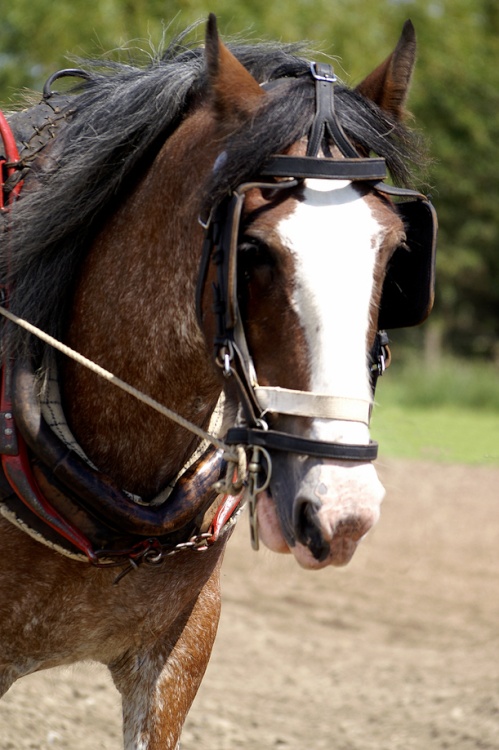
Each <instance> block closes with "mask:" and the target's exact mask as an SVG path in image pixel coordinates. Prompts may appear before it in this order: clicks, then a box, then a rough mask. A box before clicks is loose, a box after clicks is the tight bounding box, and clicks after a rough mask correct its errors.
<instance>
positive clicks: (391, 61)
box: [356, 21, 416, 120]
mask: <svg viewBox="0 0 499 750" xmlns="http://www.w3.org/2000/svg"><path fill="white" fill-rule="evenodd" d="M415 60H416V32H415V30H414V26H413V25H412V22H411V21H406V22H405V24H404V28H403V29H402V35H401V37H400V39H399V41H398V44H397V46H396V47H395V49H394V51H393V52H392V54H391V55H389V57H387V58H386V60H385V61H384V62H382V63H381V65H379V66H378V67H377V68H376V70H373V72H372V73H371V74H370V75H368V76H367V78H365V79H364V80H363V81H362V83H359V85H358V86H357V88H356V91H358V92H359V93H360V94H362V95H363V96H365V97H366V98H367V99H371V101H373V102H375V104H377V105H378V106H379V107H381V109H384V110H385V111H386V112H389V113H390V114H392V115H394V116H395V118H396V119H398V120H400V119H402V117H403V116H404V113H405V112H404V105H405V102H406V99H407V94H408V93H409V86H410V83H411V77H412V71H413V69H414V63H415Z"/></svg>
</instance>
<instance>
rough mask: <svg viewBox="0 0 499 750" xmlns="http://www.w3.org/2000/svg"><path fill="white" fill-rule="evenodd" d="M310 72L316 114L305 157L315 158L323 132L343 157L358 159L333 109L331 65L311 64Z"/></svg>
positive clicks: (333, 79) (333, 82)
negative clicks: (327, 134) (313, 82)
mask: <svg viewBox="0 0 499 750" xmlns="http://www.w3.org/2000/svg"><path fill="white" fill-rule="evenodd" d="M310 70H311V72H312V75H313V77H314V79H315V99H316V114H315V119H314V122H313V124H312V128H311V130H310V135H309V138H308V148H307V156H317V155H318V153H319V149H320V147H321V142H322V139H323V137H324V134H325V131H326V130H328V131H329V135H330V136H331V138H332V139H333V141H334V143H335V144H336V145H337V146H338V148H339V149H340V151H341V153H342V154H343V156H347V157H350V158H355V157H358V156H359V154H358V153H357V151H356V149H355V148H354V147H353V146H352V144H351V143H350V141H349V140H348V138H347V136H346V135H345V132H344V131H343V128H342V127H341V125H340V123H339V120H338V118H337V117H336V112H335V108H334V84H335V83H336V76H335V74H334V71H333V69H332V67H331V65H327V64H325V63H312V64H311V66H310Z"/></svg>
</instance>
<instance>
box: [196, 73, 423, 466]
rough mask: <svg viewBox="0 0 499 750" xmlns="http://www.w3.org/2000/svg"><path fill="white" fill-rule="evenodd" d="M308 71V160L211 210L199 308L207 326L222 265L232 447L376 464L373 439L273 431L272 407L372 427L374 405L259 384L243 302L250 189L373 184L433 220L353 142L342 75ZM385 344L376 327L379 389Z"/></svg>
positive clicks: (218, 354)
mask: <svg viewBox="0 0 499 750" xmlns="http://www.w3.org/2000/svg"><path fill="white" fill-rule="evenodd" d="M310 72H311V75H312V76H313V78H314V80H315V87H316V113H315V118H314V121H313V124H312V127H311V130H310V133H309V139H308V148H307V154H306V156H303V157H296V156H286V155H277V156H273V157H271V158H270V159H269V160H267V162H266V163H265V164H264V166H263V168H262V169H261V170H260V174H259V178H258V180H257V181H254V182H247V183H244V184H241V185H239V186H238V187H237V188H236V189H235V190H234V191H233V193H232V194H231V195H229V196H227V197H226V198H225V199H224V200H223V201H222V202H221V203H220V205H219V206H217V207H216V209H215V210H213V211H212V214H211V217H210V219H209V221H208V222H206V223H205V230H206V233H205V242H204V248H203V258H202V264H201V271H200V275H199V281H198V287H197V313H198V319H199V321H200V324H201V326H202V325H203V317H204V313H203V309H202V303H203V295H204V292H205V286H206V278H207V274H208V266H209V264H210V262H211V263H213V264H214V265H215V267H216V283H215V284H214V285H213V314H214V316H215V321H216V334H215V339H214V348H215V360H216V362H217V364H219V366H220V367H221V368H222V371H223V373H224V375H225V377H226V378H227V379H228V380H231V381H232V382H233V383H235V385H236V389H237V394H238V397H239V401H240V404H241V407H242V421H241V424H239V425H238V426H236V427H234V428H232V429H230V430H229V431H228V433H227V435H226V438H225V440H226V442H227V443H228V444H231V445H235V444H237V445H241V444H243V445H247V446H253V447H258V448H262V449H265V450H266V451H285V452H291V453H298V454H305V455H308V456H313V457H317V458H329V459H334V460H341V461H360V462H366V461H373V460H374V459H375V458H376V457H377V453H378V444H377V443H376V442H374V441H370V443H369V444H368V445H361V444H345V443H339V442H324V441H320V440H315V439H308V438H303V437H299V436H297V435H294V434H291V433H288V432H279V431H276V430H272V429H269V426H268V421H267V417H266V414H267V413H268V412H271V413H274V414H286V415H295V416H302V417H309V418H321V419H331V420H345V421H353V422H361V423H364V424H366V425H368V424H369V420H370V413H371V402H370V401H367V400H361V399H349V398H344V397H341V396H340V397H339V396H335V395H327V394H322V393H314V392H308V391H298V390H289V389H285V388H269V387H261V386H260V385H259V384H258V379H257V374H256V371H255V367H254V365H253V360H252V357H251V353H250V351H249V347H248V343H247V337H246V332H245V329H244V322H243V319H242V315H241V311H240V308H239V303H238V288H237V261H238V242H239V231H240V221H241V216H242V211H243V207H244V202H245V198H246V195H247V193H248V192H249V191H250V190H253V189H255V188H257V189H261V190H266V191H269V190H270V191H274V193H275V194H276V195H277V196H279V197H282V195H283V194H285V192H286V191H292V190H294V189H295V188H296V187H297V186H298V185H300V184H301V183H302V182H303V181H304V180H306V179H308V178H311V179H325V180H349V181H352V182H362V183H368V184H370V185H371V187H372V189H374V190H375V191H376V192H378V193H381V194H383V195H390V196H397V197H401V198H410V199H412V200H413V201H414V200H415V201H417V202H421V203H422V204H424V205H425V206H429V207H430V209H429V210H430V213H431V215H432V218H433V213H432V212H433V209H432V207H431V204H429V202H428V201H427V199H426V197H425V196H424V195H422V194H421V193H418V192H416V191H413V190H406V189H403V188H397V187H392V186H389V185H386V184H385V182H384V180H385V179H386V178H387V176H388V175H387V169H386V164H385V160H384V159H382V158H366V157H362V156H361V155H360V154H359V153H358V152H357V150H356V149H355V148H354V146H353V145H352V144H351V142H350V141H349V139H348V138H347V136H346V134H345V132H344V131H343V128H342V126H341V124H340V122H339V120H338V117H337V115H336V111H335V102H334V84H335V82H336V76H335V75H334V72H333V70H332V68H331V66H330V65H326V64H317V63H312V64H311V66H310ZM274 85H278V81H274V82H272V83H271V84H270V87H273V86H274ZM326 134H327V135H328V136H329V138H330V139H331V140H332V141H333V142H334V144H335V145H336V146H337V148H338V149H339V150H340V152H341V154H342V156H343V158H340V159H337V158H321V157H319V156H318V153H319V149H320V147H321V144H322V141H323V138H324V136H325V135H326ZM276 178H278V181H276ZM432 226H434V225H433V224H432ZM428 312H429V310H428ZM386 345H387V337H386V334H385V332H384V331H378V333H377V334H376V337H375V342H374V344H373V348H372V352H371V358H372V360H373V366H372V369H371V387H372V391H373V393H374V389H375V387H376V381H377V378H378V377H379V375H381V374H382V372H383V370H384V360H385V358H386Z"/></svg>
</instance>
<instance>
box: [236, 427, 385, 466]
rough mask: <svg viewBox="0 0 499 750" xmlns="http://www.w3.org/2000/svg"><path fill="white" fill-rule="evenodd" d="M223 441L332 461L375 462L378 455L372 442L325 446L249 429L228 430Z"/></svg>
mask: <svg viewBox="0 0 499 750" xmlns="http://www.w3.org/2000/svg"><path fill="white" fill-rule="evenodd" d="M225 442H226V443H228V444H229V445H256V446H259V447H261V448H267V449H268V450H274V451H285V452H286V453H303V454H304V455H307V456H314V457H315V458H334V459H336V460H339V461H374V459H375V458H377V455H378V443H376V442H374V441H371V442H370V443H369V445H350V444H343V443H326V442H323V441H321V440H310V439H308V438H302V437H298V436H297V435H289V434H287V433H285V432H277V431H275V430H261V429H258V428H250V427H233V428H232V429H231V430H229V431H228V433H227V435H226V437H225Z"/></svg>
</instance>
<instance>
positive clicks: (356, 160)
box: [260, 155, 387, 182]
mask: <svg viewBox="0 0 499 750" xmlns="http://www.w3.org/2000/svg"><path fill="white" fill-rule="evenodd" d="M260 174H261V175H262V177H297V178H300V179H305V178H307V177H309V178H317V179H323V180H375V181H376V182H378V181H380V180H385V179H386V177H387V171H386V163H385V160H384V159H381V158H379V159H378V158H373V159H362V158H360V157H349V158H345V159H317V158H316V157H314V156H284V155H282V156H281V155H279V156H273V157H272V158H271V159H268V160H267V161H266V162H265V164H264V165H263V168H262V170H261V173H260Z"/></svg>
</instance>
